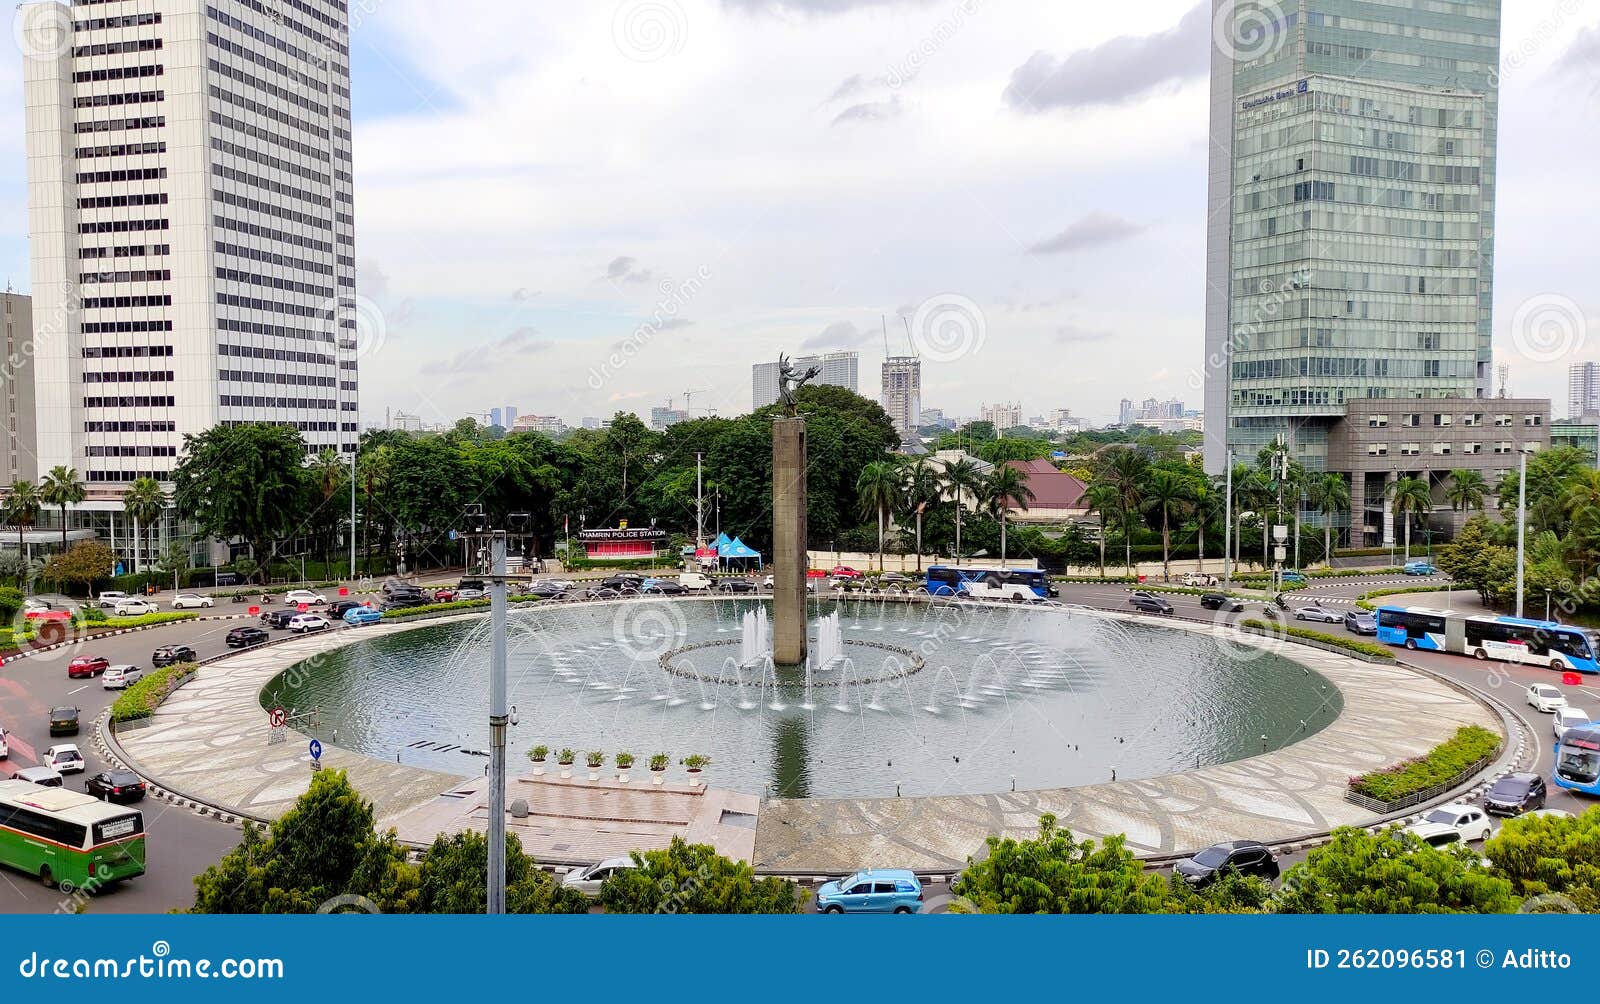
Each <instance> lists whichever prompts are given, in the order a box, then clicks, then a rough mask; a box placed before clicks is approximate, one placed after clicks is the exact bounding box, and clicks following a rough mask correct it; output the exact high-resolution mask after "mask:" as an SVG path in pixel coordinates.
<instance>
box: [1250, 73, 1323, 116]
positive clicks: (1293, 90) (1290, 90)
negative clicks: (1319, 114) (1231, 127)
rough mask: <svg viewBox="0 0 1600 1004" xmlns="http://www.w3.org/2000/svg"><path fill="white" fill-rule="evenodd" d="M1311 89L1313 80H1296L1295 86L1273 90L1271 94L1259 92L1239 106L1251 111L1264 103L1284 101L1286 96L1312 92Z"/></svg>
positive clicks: (1290, 96)
mask: <svg viewBox="0 0 1600 1004" xmlns="http://www.w3.org/2000/svg"><path fill="white" fill-rule="evenodd" d="M1310 90H1311V81H1309V80H1301V81H1298V82H1296V83H1295V85H1294V86H1293V87H1285V88H1283V89H1282V90H1278V91H1273V92H1272V93H1270V94H1258V95H1257V96H1255V97H1253V98H1245V99H1244V101H1243V103H1241V104H1240V105H1239V108H1240V110H1241V111H1249V110H1250V109H1252V108H1260V107H1261V106H1262V105H1270V104H1272V103H1273V102H1274V101H1283V100H1284V99H1286V98H1292V97H1294V96H1295V95H1297V94H1306V93H1308V92H1310Z"/></svg>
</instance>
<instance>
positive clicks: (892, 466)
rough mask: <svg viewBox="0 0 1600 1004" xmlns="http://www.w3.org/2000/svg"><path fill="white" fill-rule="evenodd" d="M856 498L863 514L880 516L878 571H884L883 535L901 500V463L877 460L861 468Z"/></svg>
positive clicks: (857, 481)
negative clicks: (891, 514) (892, 513)
mask: <svg viewBox="0 0 1600 1004" xmlns="http://www.w3.org/2000/svg"><path fill="white" fill-rule="evenodd" d="M856 499H857V500H858V501H859V502H860V504H861V514H862V515H863V516H870V515H874V514H876V515H877V517H878V571H880V572H881V571H883V536H884V533H885V532H886V531H887V528H888V519H889V513H891V512H893V511H894V507H895V504H896V503H897V502H899V501H900V471H899V465H898V464H896V463H895V462H894V461H891V460H875V461H873V462H872V463H870V464H868V465H867V466H865V467H863V468H862V469H861V476H860V477H859V478H857V479H856Z"/></svg>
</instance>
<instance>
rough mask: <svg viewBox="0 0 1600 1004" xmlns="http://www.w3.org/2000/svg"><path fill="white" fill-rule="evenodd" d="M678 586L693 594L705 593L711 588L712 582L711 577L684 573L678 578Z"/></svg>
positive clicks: (695, 573)
mask: <svg viewBox="0 0 1600 1004" xmlns="http://www.w3.org/2000/svg"><path fill="white" fill-rule="evenodd" d="M678 585H680V586H682V587H683V588H685V589H687V590H689V591H690V592H691V593H703V592H705V591H706V590H708V589H710V588H711V585H712V582H711V578H710V577H709V576H705V575H701V574H700V573H699V572H684V573H683V574H682V575H680V576H678Z"/></svg>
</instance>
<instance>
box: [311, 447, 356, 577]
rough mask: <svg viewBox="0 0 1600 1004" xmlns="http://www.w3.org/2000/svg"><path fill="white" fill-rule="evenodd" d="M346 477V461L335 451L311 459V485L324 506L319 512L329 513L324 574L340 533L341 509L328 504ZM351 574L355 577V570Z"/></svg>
mask: <svg viewBox="0 0 1600 1004" xmlns="http://www.w3.org/2000/svg"><path fill="white" fill-rule="evenodd" d="M344 476H345V466H344V460H343V458H341V457H340V456H339V454H337V453H335V452H334V451H333V450H323V451H322V452H321V453H318V454H317V455H316V456H315V457H313V458H312V459H311V483H312V484H314V485H315V486H316V488H317V491H318V492H320V493H321V494H322V505H321V506H320V507H319V509H318V511H319V512H326V513H329V516H328V535H327V536H326V537H325V538H323V543H322V566H323V571H324V572H326V571H327V570H328V565H330V564H332V551H333V538H334V536H335V535H336V534H338V532H339V516H338V513H339V512H340V508H339V507H337V506H335V507H332V508H331V509H330V507H329V505H328V502H329V501H330V500H332V498H333V497H334V496H335V495H337V494H338V493H339V487H340V485H341V484H342V483H343V481H344ZM350 574H352V575H354V574H355V572H354V570H352V571H351V573H350Z"/></svg>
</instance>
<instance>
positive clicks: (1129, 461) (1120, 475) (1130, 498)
mask: <svg viewBox="0 0 1600 1004" xmlns="http://www.w3.org/2000/svg"><path fill="white" fill-rule="evenodd" d="M1149 476H1150V458H1149V457H1148V456H1146V455H1145V453H1144V452H1143V451H1142V450H1140V449H1138V448H1131V449H1118V450H1112V451H1111V453H1110V456H1109V457H1108V458H1107V460H1106V464H1105V467H1104V468H1103V469H1102V470H1101V471H1100V472H1099V477H1102V478H1104V479H1105V480H1106V481H1107V482H1108V483H1109V484H1111V485H1112V486H1113V487H1114V488H1115V489H1116V492H1117V502H1118V505H1117V511H1118V513H1119V514H1120V515H1121V516H1122V546H1123V550H1124V555H1123V557H1124V561H1125V564H1126V565H1127V571H1128V574H1129V575H1132V574H1133V517H1134V514H1135V513H1137V512H1139V511H1140V510H1142V509H1143V508H1144V492H1145V484H1146V481H1147V480H1148V479H1149Z"/></svg>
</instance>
